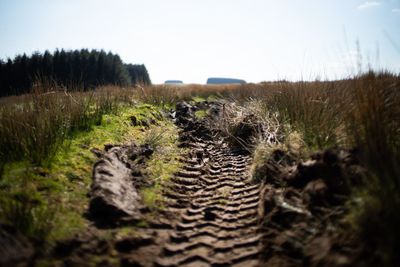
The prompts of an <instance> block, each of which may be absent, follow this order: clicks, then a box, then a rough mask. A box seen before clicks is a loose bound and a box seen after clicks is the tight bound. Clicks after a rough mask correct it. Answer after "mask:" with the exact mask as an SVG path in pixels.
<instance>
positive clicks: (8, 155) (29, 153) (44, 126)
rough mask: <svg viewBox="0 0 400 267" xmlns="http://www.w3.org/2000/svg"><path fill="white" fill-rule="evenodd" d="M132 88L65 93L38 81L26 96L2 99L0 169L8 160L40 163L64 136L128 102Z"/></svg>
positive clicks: (91, 123) (59, 145)
mask: <svg viewBox="0 0 400 267" xmlns="http://www.w3.org/2000/svg"><path fill="white" fill-rule="evenodd" d="M132 95H133V93H132V91H129V90H124V89H120V88H117V87H103V88H99V89H98V90H96V91H90V92H83V91H79V90H77V91H74V92H67V91H65V90H64V89H63V88H60V87H58V86H56V85H53V84H48V83H47V84H46V83H42V84H39V85H37V86H36V87H35V89H34V91H33V92H32V93H31V94H29V95H24V96H19V97H9V98H3V99H2V100H1V103H0V162H1V163H0V171H1V169H2V168H3V167H4V165H5V164H6V163H8V162H14V161H29V162H30V163H32V164H34V165H41V164H44V163H46V162H48V161H51V158H52V157H53V156H54V154H55V153H56V151H57V150H58V149H59V148H60V147H61V146H62V144H63V143H64V141H65V140H66V139H67V138H70V137H71V136H72V135H73V134H74V133H76V132H78V131H86V130H89V129H90V128H91V126H93V125H96V124H99V123H100V122H101V118H102V116H103V115H104V114H107V113H112V112H115V111H117V109H118V106H119V105H120V104H121V103H131V102H132V101H133V100H132Z"/></svg>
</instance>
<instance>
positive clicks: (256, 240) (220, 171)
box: [156, 142, 261, 266]
mask: <svg viewBox="0 0 400 267" xmlns="http://www.w3.org/2000/svg"><path fill="white" fill-rule="evenodd" d="M192 146H193V149H192V152H191V153H190V154H191V155H193V156H192V157H190V158H188V159H186V163H187V165H186V166H185V167H184V170H182V171H180V172H179V173H177V174H176V176H175V177H174V178H173V183H174V184H173V185H172V187H171V189H172V190H170V191H168V193H167V194H166V195H167V197H168V199H169V209H173V210H174V211H177V212H179V213H180V216H179V217H180V218H179V221H178V222H177V223H176V224H175V226H174V230H173V231H171V234H170V240H169V242H168V243H167V244H165V246H164V248H163V253H162V255H161V256H160V257H159V258H158V259H157V261H156V263H157V265H159V266H235V265H237V266H255V265H257V263H258V260H257V258H258V255H259V253H260V238H261V236H260V235H259V234H258V233H257V230H258V226H257V225H258V221H259V220H258V206H259V194H260V186H259V185H253V184H252V183H251V182H250V180H249V177H248V175H247V171H248V168H247V167H248V165H249V161H250V158H249V156H248V155H244V154H243V153H240V152H235V151H233V150H232V149H229V148H227V147H225V148H224V147H219V146H216V145H215V143H213V142H197V143H194V144H192Z"/></svg>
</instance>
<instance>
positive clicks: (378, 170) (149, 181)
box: [0, 72, 400, 266]
mask: <svg viewBox="0 0 400 267" xmlns="http://www.w3.org/2000/svg"><path fill="white" fill-rule="evenodd" d="M0 191H1V194H0V241H2V245H1V246H0V266H17V265H18V264H20V265H18V266H25V265H26V266H28V265H29V266H119V265H121V266H153V265H154V264H157V265H158V266H181V265H185V264H188V265H189V264H203V265H206V266H208V265H210V266H211V265H218V266H227V265H228V266H230V265H232V266H233V265H237V266H256V265H260V264H261V265H262V266H378V265H381V266H396V263H397V262H398V261H399V260H400V258H399V255H398V252H397V248H399V247H400V231H399V230H398V225H399V224H400V215H399V212H398V210H399V208H400V77H399V76H398V75H395V74H391V73H386V72H381V73H374V72H368V73H365V74H362V75H359V76H356V77H352V78H349V79H346V80H338V81H313V82H307V81H300V82H287V81H277V82H264V83H260V84H241V85H212V86H211V85H208V86H207V85H184V86H176V87H175V86H173V85H168V86H166V85H153V86H145V87H141V86H137V87H125V88H122V87H118V86H103V87H98V88H96V89H95V90H93V91H83V90H79V89H76V90H70V91H65V90H64V89H63V87H59V86H57V85H56V84H51V83H45V82H44V83H40V84H38V85H37V86H36V87H35V88H34V91H33V92H32V93H31V94H26V95H21V96H9V97H3V98H0ZM135 264H137V265H135ZM194 266H195V265H194Z"/></svg>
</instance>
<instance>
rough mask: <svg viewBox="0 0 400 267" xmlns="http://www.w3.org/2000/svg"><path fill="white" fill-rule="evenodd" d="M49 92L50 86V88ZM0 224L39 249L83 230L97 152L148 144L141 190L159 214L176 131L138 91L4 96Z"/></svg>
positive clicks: (173, 166) (173, 162)
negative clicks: (150, 151) (149, 149)
mask: <svg viewBox="0 0 400 267" xmlns="http://www.w3.org/2000/svg"><path fill="white" fill-rule="evenodd" d="M46 89H48V88H46ZM0 122H1V131H0V134H1V138H0V140H1V146H0V147H1V162H2V170H1V178H0V190H1V197H0V203H1V205H0V221H1V222H2V223H6V224H11V225H13V226H14V227H15V228H16V229H17V230H19V231H20V232H21V233H23V234H24V235H25V236H26V237H28V238H29V239H30V240H31V241H32V242H34V243H35V244H36V245H37V247H38V248H39V250H46V249H47V248H49V247H50V246H51V245H52V244H53V243H54V242H55V241H57V240H60V239H65V238H69V237H72V236H73V235H74V234H76V233H79V232H80V231H83V230H84V229H85V228H86V227H87V225H88V221H87V220H86V219H85V217H84V214H85V212H86V211H87V205H88V197H87V194H88V192H89V190H90V184H91V175H92V168H93V164H94V163H95V161H96V160H97V157H96V156H95V154H94V153H92V152H91V151H92V149H100V150H102V149H103V148H104V145H106V144H124V143H131V142H134V143H136V144H150V145H151V146H152V147H153V149H154V151H155V152H154V153H153V156H152V157H151V159H150V161H149V162H148V164H147V167H146V170H145V171H144V172H145V173H146V176H147V177H148V179H151V180H154V182H152V183H150V184H151V185H150V186H147V187H146V188H143V189H141V191H140V193H141V194H142V197H143V199H144V202H145V203H146V204H147V205H148V206H149V207H150V208H152V209H153V210H154V212H156V211H157V208H158V207H160V205H159V204H160V203H161V202H162V198H161V194H160V191H159V190H160V189H161V187H162V186H161V184H162V183H163V181H165V180H167V179H168V178H169V177H170V176H171V175H172V173H173V172H175V171H176V170H177V168H178V167H179V165H180V163H179V161H178V159H179V156H180V154H181V153H183V152H182V151H181V149H179V148H177V142H176V140H177V129H176V127H175V126H174V125H173V123H172V122H171V121H169V120H168V119H166V118H165V116H164V115H163V112H162V108H161V106H159V105H150V104H143V103H142V102H141V101H140V100H138V97H136V96H135V92H134V91H133V90H126V89H121V88H115V87H109V88H100V89H99V90H98V91H95V92H76V93H72V94H64V92H59V91H52V90H46V91H45V92H43V91H42V92H36V93H35V94H33V95H26V96H21V97H12V98H8V99H2V106H1V113H0Z"/></svg>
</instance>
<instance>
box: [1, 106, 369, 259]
mask: <svg viewBox="0 0 400 267" xmlns="http://www.w3.org/2000/svg"><path fill="white" fill-rule="evenodd" d="M199 108H201V109H207V110H208V114H209V115H210V116H211V118H212V117H214V118H218V117H219V116H221V112H223V108H224V107H223V104H219V103H212V104H209V103H199V104H196V105H189V104H187V103H184V102H182V103H178V105H177V107H176V111H175V112H174V113H171V116H172V119H174V120H175V122H176V124H177V125H178V126H179V127H180V128H181V129H182V130H181V133H180V144H179V145H181V146H186V147H189V148H190V149H189V153H188V154H187V155H185V157H184V158H183V159H182V160H183V162H184V166H183V167H182V169H181V170H180V171H179V172H178V173H176V174H175V175H174V177H172V178H171V180H170V181H169V182H168V183H167V184H164V185H163V194H164V198H165V200H166V201H165V203H164V205H165V206H164V207H163V208H162V209H161V211H160V212H158V213H157V214H156V216H154V214H151V212H150V210H149V209H147V208H146V207H145V206H144V204H143V201H142V199H141V197H140V194H138V190H140V187H141V186H143V185H145V184H146V183H147V182H148V180H149V179H146V177H145V175H143V174H142V171H141V170H143V168H144V166H145V163H146V160H147V158H148V157H149V156H150V155H151V153H152V150H151V149H150V148H149V147H147V146H136V145H133V144H132V145H126V146H112V145H110V146H107V147H106V148H105V152H102V151H93V152H94V153H96V154H97V155H98V156H99V158H100V159H99V161H98V162H97V163H96V164H95V166H94V169H93V184H92V190H91V193H90V205H89V211H88V218H90V219H91V220H92V221H93V225H92V226H90V227H89V228H88V229H87V231H86V232H84V233H81V234H79V235H78V236H76V237H75V238H73V239H71V240H64V241H60V242H58V244H57V245H56V246H55V249H54V251H53V252H52V254H51V255H52V257H53V258H54V259H55V260H56V264H55V266H123V267H125V266H149V267H150V266H200V267H201V266H283V267H286V266H337V267H339V266H341V267H343V266H354V265H355V263H356V261H357V255H359V251H358V250H357V248H359V246H358V247H357V246H355V245H354V244H355V243H356V240H354V239H353V237H351V236H343V233H348V231H347V232H344V231H341V227H342V226H343V224H342V223H341V219H342V218H343V214H344V213H345V212H346V210H345V205H344V203H345V200H346V196H348V194H349V192H350V190H349V188H350V187H349V184H348V182H351V183H353V184H357V182H358V181H359V179H360V177H361V176H362V172H363V169H362V168H360V166H359V164H358V163H357V161H356V160H355V158H356V157H354V151H344V150H340V149H337V150H328V151H325V152H321V153H316V154H314V155H313V156H312V157H311V159H310V160H308V161H299V160H298V157H293V156H291V155H290V154H288V153H286V152H284V151H281V150H276V151H274V152H273V153H272V155H271V156H270V158H269V159H268V160H267V161H266V162H264V163H263V165H261V166H259V167H258V170H257V171H258V174H259V175H258V177H263V179H262V180H261V181H258V182H254V181H252V179H251V177H250V175H249V165H250V163H251V155H250V154H249V153H248V151H246V150H243V149H242V148H241V147H240V146H239V145H238V144H235V142H230V141H229V139H224V138H223V137H221V136H220V135H219V134H218V133H217V132H216V131H215V129H212V128H215V124H216V123H218V120H217V119H216V120H215V121H214V122H211V123H207V122H206V121H205V120H199V119H196V117H195V111H196V110H198V109H199ZM244 125H249V124H246V123H244ZM238 130H239V132H243V133H242V134H241V135H240V138H241V140H244V141H246V142H247V141H248V140H250V139H251V138H249V137H250V135H251V134H252V132H254V131H253V130H252V129H248V128H245V127H242V128H239V129H238ZM226 140H228V141H226ZM146 181H147V182H146ZM140 222H146V224H147V225H145V226H144V227H143V226H142V227H140V225H138V223H140ZM122 228H124V230H122ZM104 229H107V231H108V232H107V235H108V236H104ZM127 229H128V231H127V232H124V231H126V230H127ZM11 232H12V229H6V228H4V227H2V226H0V241H2V242H0V243H1V244H0V252H4V251H6V252H7V253H8V258H7V259H0V266H2V264H3V262H4V263H6V262H7V263H13V262H21V261H25V259H26V262H28V261H29V260H28V259H29V258H31V257H32V254H33V253H34V252H33V249H32V247H31V246H24V245H23V243H24V242H23V241H20V240H19V239H13V238H10V233H11ZM15 248H18V249H19V250H20V251H21V253H22V254H21V255H22V256H21V257H18V255H17V254H16V250H15ZM22 257H25V258H23V259H22ZM17 258H19V259H17ZM15 259H17V261H16V260H15ZM3 265H4V264H3ZM22 266H24V265H22Z"/></svg>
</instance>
